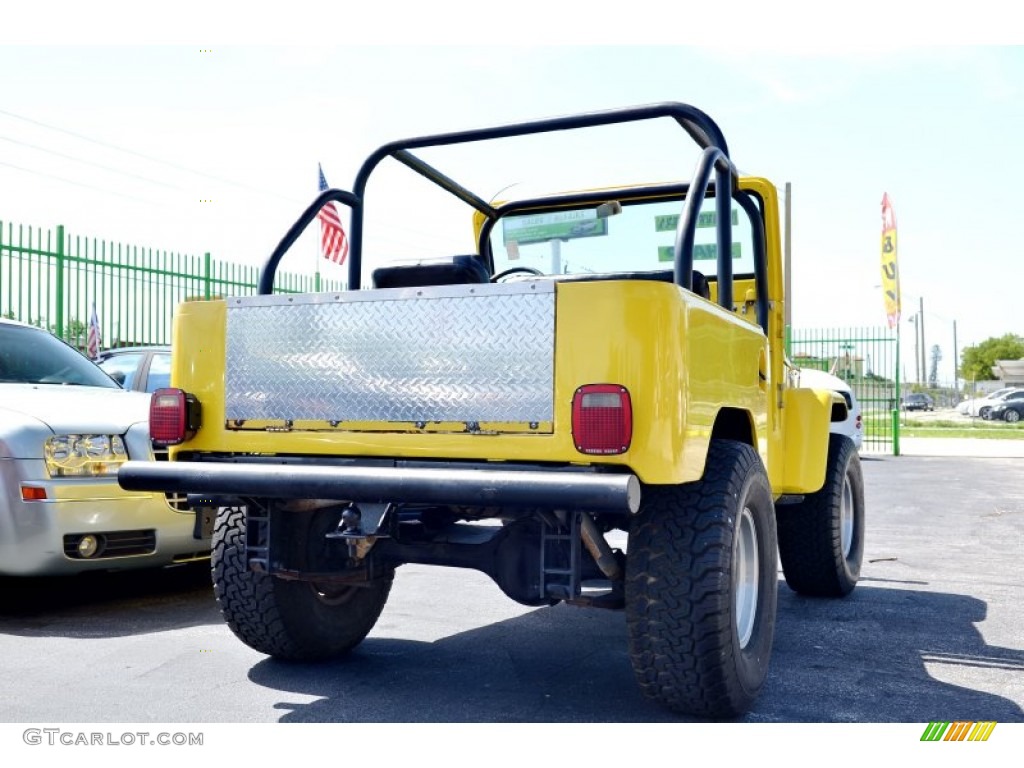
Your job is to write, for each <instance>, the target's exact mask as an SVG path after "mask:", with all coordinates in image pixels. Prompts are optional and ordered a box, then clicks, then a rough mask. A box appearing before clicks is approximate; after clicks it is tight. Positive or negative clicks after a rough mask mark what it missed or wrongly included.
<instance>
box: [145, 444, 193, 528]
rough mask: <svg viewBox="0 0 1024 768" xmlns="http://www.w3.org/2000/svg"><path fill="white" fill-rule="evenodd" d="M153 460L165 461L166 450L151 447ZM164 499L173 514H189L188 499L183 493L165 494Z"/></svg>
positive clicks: (167, 457) (166, 458)
mask: <svg viewBox="0 0 1024 768" xmlns="http://www.w3.org/2000/svg"><path fill="white" fill-rule="evenodd" d="M153 459H154V460H155V461H167V460H168V459H169V454H168V451H167V449H166V448H160V447H158V446H155V445H154V446H153ZM164 498H165V499H167V503H168V505H170V507H171V509H173V510H174V511H175V512H191V511H192V510H191V509H190V508H189V506H188V499H187V497H186V495H185V494H184V493H165V494H164Z"/></svg>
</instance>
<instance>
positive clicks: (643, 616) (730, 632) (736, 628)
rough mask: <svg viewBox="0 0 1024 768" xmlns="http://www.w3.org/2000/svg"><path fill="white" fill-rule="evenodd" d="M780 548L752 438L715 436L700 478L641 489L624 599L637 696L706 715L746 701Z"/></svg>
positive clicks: (767, 647) (763, 641) (731, 713)
mask: <svg viewBox="0 0 1024 768" xmlns="http://www.w3.org/2000/svg"><path fill="white" fill-rule="evenodd" d="M777 551H778V550H777V543H776V530H775V513H774V508H773V503H772V494H771V487H770V485H769V483H768V477H767V474H766V472H765V469H764V465H763V464H762V463H761V460H760V457H759V456H758V455H757V453H756V452H755V451H754V449H753V448H751V447H750V446H749V445H746V444H744V443H739V442H734V441H731V440H712V441H711V447H710V448H709V450H708V457H707V465H706V468H705V471H704V477H703V478H702V479H701V480H700V481H698V482H696V483H689V484H686V485H679V486H646V487H645V488H644V490H643V494H642V498H641V508H640V510H639V512H638V513H637V515H636V517H635V519H634V521H633V524H632V525H631V527H630V531H629V542H628V546H627V556H626V589H625V593H626V594H625V598H626V624H627V629H628V634H629V656H630V661H631V662H632V665H633V671H634V673H635V675H636V679H637V682H638V683H639V685H640V689H641V691H642V692H643V693H644V695H645V696H647V697H648V698H650V699H653V700H654V701H657V702H659V703H660V704H662V705H664V706H666V707H668V708H669V709H671V710H674V711H676V712H680V713H684V714H689V715H696V716H699V717H707V718H731V717H736V716H738V715H740V714H743V713H744V712H746V711H747V710H748V709H749V708H750V706H751V704H752V703H753V701H754V699H755V698H756V697H757V695H758V693H759V692H760V690H761V687H762V685H763V684H764V681H765V678H766V676H767V674H768V662H769V659H770V657H771V648H772V639H773V636H774V633H775V611H776V597H777V593H778V558H777ZM755 561H756V562H755ZM740 585H744V587H745V588H744V589H743V590H741V589H740V588H739V587H740ZM741 625H742V630H741V628H740V627H741ZM741 631H742V632H743V633H744V634H745V638H743V639H741V635H740V633H741Z"/></svg>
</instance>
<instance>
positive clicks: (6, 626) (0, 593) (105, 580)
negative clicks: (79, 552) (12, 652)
mask: <svg viewBox="0 0 1024 768" xmlns="http://www.w3.org/2000/svg"><path fill="white" fill-rule="evenodd" d="M220 623H223V619H222V618H221V615H220V611H219V609H218V608H217V603H216V602H215V600H214V597H213V588H212V586H211V583H210V564H209V562H208V561H207V562H197V563H189V564H188V565H180V566H174V567H171V568H163V569H153V570H137V571H118V572H109V573H85V574H80V575H77V576H60V577H56V576H55V577H47V578H14V577H3V578H0V634H6V635H15V636H24V637H121V636H125V635H134V634H141V633H145V632H161V631H165V630H168V629H177V628H180V627H190V626H196V625H199V624H220Z"/></svg>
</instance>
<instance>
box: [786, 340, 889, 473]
mask: <svg viewBox="0 0 1024 768" xmlns="http://www.w3.org/2000/svg"><path fill="white" fill-rule="evenodd" d="M787 348H788V354H789V358H790V360H791V361H792V362H793V364H794V365H796V366H797V367H800V368H817V369H819V370H823V371H830V372H831V373H833V374H835V375H836V376H839V377H840V378H842V379H845V380H846V382H847V383H848V384H849V385H850V388H851V389H853V392H854V394H855V395H856V396H857V400H858V401H859V402H860V406H861V413H862V414H863V419H864V447H863V449H864V450H867V451H879V452H886V453H896V454H898V453H899V420H898V419H897V418H894V415H893V414H894V412H895V409H896V408H898V407H899V403H898V399H899V398H898V395H897V394H896V393H897V392H898V391H899V379H898V377H897V368H898V364H899V359H898V356H897V346H896V334H895V332H894V331H890V330H888V329H886V328H838V329H805V328H793V329H791V330H790V333H789V339H788V345H787Z"/></svg>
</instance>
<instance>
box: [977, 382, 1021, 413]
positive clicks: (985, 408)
mask: <svg viewBox="0 0 1024 768" xmlns="http://www.w3.org/2000/svg"><path fill="white" fill-rule="evenodd" d="M1021 395H1024V389H1022V388H1020V387H1013V388H1011V389H1009V390H1005V391H1000V392H999V394H998V395H990V396H989V397H988V398H986V399H985V400H984V401H983V402H981V403H979V404H978V415H979V416H980V417H981V418H983V419H985V420H986V421H987V420H989V419H992V418H997V417H996V416H995V413H994V411H995V409H996V408H998V407H999V406H1000V405H1003V404H1004V403H1006V402H1008V401H1011V400H1017V399H1018V398H1019V397H1020V396H1021Z"/></svg>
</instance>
